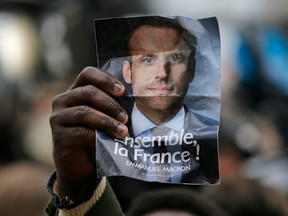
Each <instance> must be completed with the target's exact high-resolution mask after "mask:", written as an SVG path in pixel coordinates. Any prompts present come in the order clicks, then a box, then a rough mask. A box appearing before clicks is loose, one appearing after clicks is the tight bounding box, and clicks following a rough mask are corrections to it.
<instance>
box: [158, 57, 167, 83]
mask: <svg viewBox="0 0 288 216" xmlns="http://www.w3.org/2000/svg"><path fill="white" fill-rule="evenodd" d="M169 73H170V62H169V61H167V60H166V59H162V60H161V61H159V63H158V70H157V74H156V79H161V80H165V79H167V78H168V76H169Z"/></svg>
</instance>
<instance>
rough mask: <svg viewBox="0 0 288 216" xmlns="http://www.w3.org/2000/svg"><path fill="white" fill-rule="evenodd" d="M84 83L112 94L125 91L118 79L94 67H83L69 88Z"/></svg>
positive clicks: (120, 93)
mask: <svg viewBox="0 0 288 216" xmlns="http://www.w3.org/2000/svg"><path fill="white" fill-rule="evenodd" d="M86 85H93V86H97V87H98V88H99V89H102V90H104V91H105V92H106V93H107V94H109V95H112V96H120V95H122V94H123V93H124V92H125V87H124V85H123V84H122V83H121V82H120V81H119V80H117V79H116V78H115V77H114V76H112V75H111V74H109V73H105V72H103V71H101V70H100V69H98V68H95V67H86V68H84V69H83V70H82V72H81V73H80V74H79V76H78V77H77V79H76V81H75V82H74V83H73V85H72V86H71V87H70V89H74V88H77V87H79V86H86Z"/></svg>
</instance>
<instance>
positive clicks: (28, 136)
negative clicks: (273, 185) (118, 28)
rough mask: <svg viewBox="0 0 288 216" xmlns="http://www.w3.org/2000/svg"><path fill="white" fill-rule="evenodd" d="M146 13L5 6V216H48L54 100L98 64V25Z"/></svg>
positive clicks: (1, 66) (64, 5)
mask: <svg viewBox="0 0 288 216" xmlns="http://www.w3.org/2000/svg"><path fill="white" fill-rule="evenodd" d="M143 10H144V9H143V7H142V5H141V3H139V4H137V5H136V4H135V5H131V6H127V5H126V6H123V4H121V5H120V4H119V2H118V3H117V1H110V2H109V3H102V2H99V1H90V0H87V1H81V2H79V1H69V2H66V1H37V0H21V1H14V0H12V1H11V0H7V1H6V0H3V1H1V2H0V90H1V91H0V99H1V109H0V136H1V145H0V173H1V174H0V175H1V180H3V181H1V189H0V198H1V201H0V202H1V203H2V204H5V203H6V204H5V205H1V206H0V215H3V216H8V215H30V216H32V215H33V216H34V215H39V212H40V211H38V210H40V209H41V208H42V212H41V214H40V215H42V214H43V209H44V206H45V205H46V203H47V201H48V198H49V194H48V193H47V190H46V192H45V191H43V188H44V189H45V188H46V183H47V178H48V176H49V174H50V173H51V170H52V169H53V165H52V163H53V162H52V158H51V144H50V143H51V131H50V128H49V124H48V125H47V122H49V115H50V113H51V101H52V99H51V95H53V96H54V95H55V91H57V92H59V89H63V88H65V89H66V86H67V84H66V83H69V81H70V80H71V77H72V76H74V74H75V73H78V71H79V70H78V68H82V67H83V66H82V65H93V64H96V57H95V44H94V34H93V31H94V29H93V19H94V18H96V17H99V16H100V17H102V16H105V14H106V16H107V14H109V15H110V14H114V15H115V16H116V15H122V14H125V13H137V12H139V11H143ZM83 14H85V16H84V15H83ZM82 53H86V55H83V54H82ZM60 91H61V90H60ZM45 122H46V123H45ZM47 126H48V127H47ZM44 176H46V177H44ZM2 177H3V178H2ZM44 178H46V180H45V181H43V179H44ZM43 193H44V194H43ZM47 195H48V197H47ZM3 199H4V200H5V201H4V200H3ZM7 203H9V205H8V204H7ZM20 203H22V204H23V205H21V207H20ZM15 206H16V207H15ZM34 210H35V211H34ZM17 211H21V213H19V212H17ZM32 211H34V212H32ZM26 212H27V214H26ZM34 213H35V214H34Z"/></svg>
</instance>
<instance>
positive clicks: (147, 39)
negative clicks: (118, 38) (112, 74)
mask: <svg viewBox="0 0 288 216" xmlns="http://www.w3.org/2000/svg"><path fill="white" fill-rule="evenodd" d="M129 47H130V54H131V56H132V58H131V62H130V63H129V62H128V61H126V62H124V64H123V77H124V79H125V81H126V82H127V83H128V84H132V89H133V95H134V96H135V100H136V104H137V103H138V104H142V105H145V106H149V107H150V108H152V109H168V108H169V107H171V106H172V105H173V106H175V105H177V104H180V103H181V106H182V100H183V97H184V96H185V95H186V92H187V89H188V86H189V83H190V82H191V81H192V80H193V77H194V67H192V71H188V70H187V69H188V68H187V61H188V56H189V53H190V50H189V48H188V46H187V44H186V43H185V42H184V41H183V40H181V35H179V33H178V31H177V30H175V29H173V28H168V27H152V26H147V25H144V26H141V27H139V28H138V29H137V30H136V31H135V32H134V33H133V34H132V36H131V38H130V40H129ZM150 96H153V97H150ZM175 103H176V104H175Z"/></svg>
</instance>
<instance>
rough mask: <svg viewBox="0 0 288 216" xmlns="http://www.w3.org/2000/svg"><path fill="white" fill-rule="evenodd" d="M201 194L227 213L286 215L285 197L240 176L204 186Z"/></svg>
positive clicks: (238, 215)
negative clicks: (210, 185)
mask: <svg viewBox="0 0 288 216" xmlns="http://www.w3.org/2000/svg"><path fill="white" fill-rule="evenodd" d="M202 194H203V195H205V196H207V197H209V198H210V199H212V200H213V201H214V202H216V203H217V204H218V205H219V206H221V207H222V209H223V210H225V211H226V212H227V213H228V215H233V216H243V215H262V216H287V215H288V206H287V202H288V200H287V197H286V196H284V195H283V194H282V193H280V192H279V191H277V190H275V189H274V188H271V187H267V186H264V185H262V184H261V183H259V181H257V180H251V179H247V178H241V177H239V176H238V177H234V178H233V177H231V178H229V179H224V180H223V181H222V182H221V184H220V185H219V186H217V187H205V188H203V190H202Z"/></svg>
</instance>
